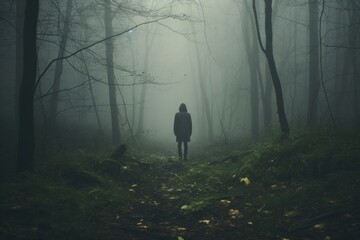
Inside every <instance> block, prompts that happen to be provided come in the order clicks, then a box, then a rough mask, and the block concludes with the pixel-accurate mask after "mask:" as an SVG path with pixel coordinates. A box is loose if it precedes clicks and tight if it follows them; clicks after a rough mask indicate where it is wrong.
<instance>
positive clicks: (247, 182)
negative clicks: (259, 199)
mask: <svg viewBox="0 0 360 240" xmlns="http://www.w3.org/2000/svg"><path fill="white" fill-rule="evenodd" d="M240 182H243V183H244V184H245V185H249V184H250V183H251V181H250V179H249V178H247V177H244V178H241V179H240Z"/></svg>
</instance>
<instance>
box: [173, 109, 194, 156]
mask: <svg viewBox="0 0 360 240" xmlns="http://www.w3.org/2000/svg"><path fill="white" fill-rule="evenodd" d="M191 133H192V122H191V115H190V113H188V112H187V108H186V105H185V104H184V103H181V104H180V107H179V112H177V113H176V114H175V118H174V134H175V136H176V142H177V143H178V152H179V158H180V159H182V157H183V154H182V148H181V145H182V143H184V160H185V161H186V160H187V155H188V142H190V136H191Z"/></svg>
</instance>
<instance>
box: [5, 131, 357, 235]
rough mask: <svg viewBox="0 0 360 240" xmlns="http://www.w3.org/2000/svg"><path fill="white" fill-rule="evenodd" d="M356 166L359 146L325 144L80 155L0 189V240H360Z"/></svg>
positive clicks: (310, 141)
mask: <svg viewBox="0 0 360 240" xmlns="http://www.w3.org/2000/svg"><path fill="white" fill-rule="evenodd" d="M210 149H211V150H210ZM64 159H66V160H64ZM75 160H76V161H77V162H76V161H75ZM359 161H360V148H359V141H358V140H357V139H354V138H347V137H345V138H343V139H340V140H339V138H335V139H334V137H332V136H329V135H315V136H312V135H304V136H298V137H293V138H292V139H290V140H286V141H285V142H284V141H283V142H276V141H263V142H260V143H258V144H255V145H251V146H240V145H237V146H232V147H229V146H216V145H213V146H210V147H208V148H207V149H202V151H198V153H197V154H196V153H194V154H193V155H192V157H191V159H190V160H189V161H188V162H183V161H181V160H178V159H177V158H175V157H174V156H169V155H167V154H162V153H161V152H157V153H154V152H153V153H149V152H148V151H144V150H143V151H139V150H136V149H130V150H129V151H128V153H127V155H126V157H124V158H122V159H120V160H119V161H115V160H113V159H110V158H109V157H108V156H106V154H99V153H97V154H90V153H88V152H85V151H83V150H78V151H76V152H75V153H74V152H73V153H68V154H65V155H61V156H59V158H58V159H55V160H53V162H52V163H51V164H44V166H42V167H39V169H38V170H37V171H36V172H35V173H32V174H21V175H18V176H15V177H13V178H11V179H4V181H2V183H1V196H0V197H1V200H0V207H1V208H0V238H1V239H126V240H127V239H129V240H131V239H174V240H183V239H185V240H190V239H244V240H246V239H279V240H286V239H289V240H290V239H291V240H292V239H301V240H305V239H321V240H332V239H360V204H359V200H360V171H359V170H360V168H359Z"/></svg>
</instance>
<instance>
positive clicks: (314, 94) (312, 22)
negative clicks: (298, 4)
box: [307, 0, 320, 126]
mask: <svg viewBox="0 0 360 240" xmlns="http://www.w3.org/2000/svg"><path fill="white" fill-rule="evenodd" d="M318 20H319V11H318V0H309V44H310V46H309V51H310V52H309V96H308V114H307V124H308V126H313V125H314V124H316V122H317V115H318V99H319V88H320V78H319V23H318Z"/></svg>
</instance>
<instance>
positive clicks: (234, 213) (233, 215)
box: [229, 209, 240, 218]
mask: <svg viewBox="0 0 360 240" xmlns="http://www.w3.org/2000/svg"><path fill="white" fill-rule="evenodd" d="M229 215H230V216H231V218H237V217H239V215H240V211H239V210H237V209H230V210H229Z"/></svg>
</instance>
